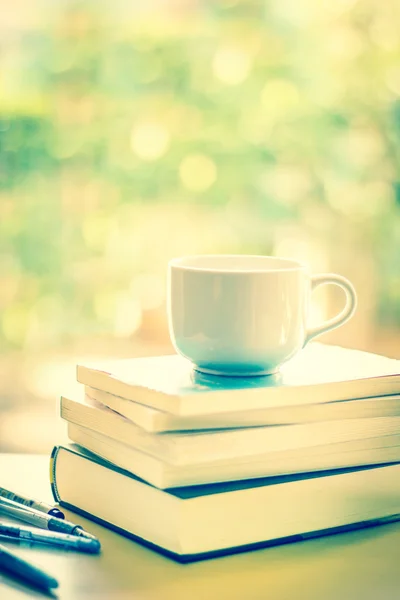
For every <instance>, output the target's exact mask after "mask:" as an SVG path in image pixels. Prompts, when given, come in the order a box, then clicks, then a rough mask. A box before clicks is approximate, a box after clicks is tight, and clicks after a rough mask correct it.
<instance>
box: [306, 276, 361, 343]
mask: <svg viewBox="0 0 400 600" xmlns="http://www.w3.org/2000/svg"><path fill="white" fill-rule="evenodd" d="M325 284H332V285H338V286H339V287H341V288H342V290H343V291H344V293H345V294H346V304H345V306H344V308H343V310H342V311H341V312H340V313H339V314H337V315H336V316H335V317H332V318H331V319H328V320H327V321H325V322H324V323H322V324H321V325H318V326H317V327H310V328H309V329H308V330H307V334H306V339H305V342H304V346H305V345H306V344H308V342H309V341H310V340H312V339H313V338H315V337H316V336H318V335H321V333H326V332H327V331H330V330H331V329H335V328H336V327H340V325H343V323H346V321H348V320H349V319H351V317H352V316H353V315H354V312H355V310H356V307H357V294H356V291H355V289H354V287H353V285H352V284H351V283H350V281H349V280H348V279H346V278H345V277H342V276H341V275H334V274H333V273H324V274H321V275H313V276H312V277H311V292H313V291H314V290H315V288H317V287H318V286H320V285H325Z"/></svg>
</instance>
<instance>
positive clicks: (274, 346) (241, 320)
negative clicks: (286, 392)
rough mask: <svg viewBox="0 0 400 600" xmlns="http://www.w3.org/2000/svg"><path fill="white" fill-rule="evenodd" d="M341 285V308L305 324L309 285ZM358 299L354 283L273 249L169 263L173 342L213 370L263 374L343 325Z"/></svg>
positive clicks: (198, 366) (200, 367)
mask: <svg viewBox="0 0 400 600" xmlns="http://www.w3.org/2000/svg"><path fill="white" fill-rule="evenodd" d="M323 284H334V285H338V286H339V287H341V288H342V289H343V290H344V292H345V295H346V304H345V306H344V308H343V310H342V311H341V312H340V313H339V314H338V315H336V316H335V317H333V318H331V319H329V320H327V321H325V322H324V323H322V324H321V325H319V326H318V327H313V328H312V327H309V326H308V317H309V310H310V296H311V292H312V290H314V289H315V288H316V287H317V286H319V285H323ZM356 305H357V297H356V292H355V290H354V288H353V286H352V284H351V283H350V282H349V281H348V280H347V279H345V278H344V277H341V276H340V275H334V274H332V273H328V274H321V275H311V274H310V272H309V269H308V267H307V266H306V265H305V264H302V263H300V262H297V261H295V260H287V259H283V258H275V257H271V256H246V255H243V256H241V255H240V256H235V255H203V256H201V255H200V256H188V257H184V258H177V259H174V260H172V261H170V263H169V270H168V320H169V329H170V335H171V339H172V342H173V344H174V346H175V348H176V350H177V352H179V353H180V354H181V355H182V356H184V357H185V358H187V359H189V360H190V361H191V362H192V363H193V365H194V366H195V368H196V369H197V370H199V371H202V372H204V373H210V374H214V375H230V376H232V375H238V376H241V375H267V374H270V373H274V372H276V371H277V370H278V369H279V367H280V365H282V364H283V363H284V362H286V361H287V360H289V359H290V358H292V357H293V356H294V355H295V354H296V353H297V352H298V351H299V350H300V349H301V348H303V347H304V346H305V344H307V343H308V342H309V341H310V340H311V339H312V338H314V337H316V336H318V335H320V334H322V333H325V332H326V331H329V330H331V329H334V328H335V327H339V326H340V325H343V323H345V322H346V321H348V320H349V319H350V317H351V316H352V315H353V313H354V311H355V309H356Z"/></svg>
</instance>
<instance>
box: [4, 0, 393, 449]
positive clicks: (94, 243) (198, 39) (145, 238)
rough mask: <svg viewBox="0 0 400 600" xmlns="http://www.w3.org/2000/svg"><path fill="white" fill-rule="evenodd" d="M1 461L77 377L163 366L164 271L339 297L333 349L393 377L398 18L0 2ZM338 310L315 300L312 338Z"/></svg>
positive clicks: (45, 418)
mask: <svg viewBox="0 0 400 600" xmlns="http://www.w3.org/2000/svg"><path fill="white" fill-rule="evenodd" d="M0 14H1V18H0V449H1V450H3V451H22V450H23V451H32V452H48V451H49V449H50V448H51V446H52V444H53V442H55V441H60V436H61V435H62V433H63V428H62V425H61V423H60V421H59V419H58V411H57V400H58V398H59V396H60V394H65V395H68V394H70V395H72V394H76V393H79V389H77V385H76V383H75V364H76V362H77V361H78V360H83V359H84V358H93V357H96V356H99V357H100V356H101V357H107V356H113V357H116V356H135V355H147V354H161V353H167V352H171V351H172V349H171V346H170V343H169V338H168V330H167V324H166V317H165V275H166V266H167V262H168V260H169V259H170V258H172V257H174V256H179V255H184V254H190V253H203V252H226V253H242V252H243V253H257V254H274V255H279V256H291V257H295V258H298V259H300V260H305V261H307V262H309V263H310V265H311V267H312V269H313V271H314V272H321V271H334V272H339V273H341V274H343V275H345V276H347V277H349V278H350V279H351V280H352V281H353V282H354V284H355V286H356V288H357V291H358V294H359V309H358V313H357V316H356V317H355V318H354V319H353V320H352V322H351V323H349V324H348V325H346V326H345V327H342V328H341V329H338V330H337V331H335V332H332V333H330V334H328V335H327V336H325V338H324V339H325V341H327V342H330V343H338V344H342V345H344V346H353V347H356V348H360V349H365V350H370V351H374V352H381V353H384V354H387V355H389V356H394V357H400V35H399V31H400V3H399V2H398V0H385V2H382V1H381V0H359V1H357V0H334V1H332V0H263V1H262V0H147V1H146V2H142V1H140V0H113V1H112V2H109V1H106V0H92V1H82V2H74V1H72V0H71V1H68V0H57V2H54V1H52V0H13V1H12V2H10V1H9V0H0ZM342 301H343V299H342V297H341V296H340V292H338V293H337V294H336V292H335V290H334V289H332V290H331V289H329V288H328V287H327V288H326V290H324V291H322V290H321V291H318V292H317V293H316V294H315V299H314V304H313V316H312V318H313V319H314V320H315V321H318V319H321V318H324V317H327V316H329V315H331V314H332V313H334V312H335V311H337V309H338V307H339V306H340V304H341V302H342Z"/></svg>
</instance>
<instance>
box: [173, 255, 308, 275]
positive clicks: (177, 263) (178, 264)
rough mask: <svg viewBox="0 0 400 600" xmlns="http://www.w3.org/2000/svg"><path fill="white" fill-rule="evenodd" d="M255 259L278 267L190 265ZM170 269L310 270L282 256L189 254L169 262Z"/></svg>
mask: <svg viewBox="0 0 400 600" xmlns="http://www.w3.org/2000/svg"><path fill="white" fill-rule="evenodd" d="M214 258H215V259H216V258H218V259H227V260H230V259H233V260H238V259H249V260H252V259H254V260H255V261H259V262H262V261H263V260H264V259H265V260H266V263H267V262H268V261H271V260H272V261H277V266H275V267H271V266H268V265H267V264H266V266H265V267H249V268H234V269H229V268H224V267H217V266H216V267H212V266H204V265H203V266H202V265H201V264H200V265H196V264H188V263H190V262H194V263H195V262H196V261H199V262H200V261H201V260H207V259H214ZM279 263H281V264H282V266H281V267H279V266H278V264H279ZM168 266H169V269H172V268H173V269H178V270H181V271H197V272H203V273H224V274H233V275H234V274H246V273H283V272H285V273H286V272H290V271H300V270H309V266H308V265H307V264H306V263H304V262H301V261H299V260H296V259H294V258H286V257H280V256H271V255H263V254H189V255H187V256H180V257H177V258H173V259H171V260H170V261H169V262H168Z"/></svg>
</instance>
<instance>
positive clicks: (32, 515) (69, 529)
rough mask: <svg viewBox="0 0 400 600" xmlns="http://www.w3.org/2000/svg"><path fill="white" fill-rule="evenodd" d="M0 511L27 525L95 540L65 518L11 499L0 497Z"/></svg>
mask: <svg viewBox="0 0 400 600" xmlns="http://www.w3.org/2000/svg"><path fill="white" fill-rule="evenodd" d="M0 511H1V512H2V513H4V514H8V515H11V516H13V517H16V518H18V519H21V521H25V522H26V523H29V525H34V526H35V527H40V528H41V529H49V530H50V531H58V532H59V533H68V534H71V535H76V536H79V537H85V538H88V539H91V540H97V538H95V536H94V535H92V534H91V533H88V532H87V531H85V530H84V529H83V528H82V527H81V526H80V525H75V524H74V523H71V522H70V521H67V520H65V519H57V518H56V517H51V516H50V515H46V514H45V513H42V512H39V511H38V510H35V509H34V508H29V509H28V508H26V507H25V506H24V507H22V506H21V505H20V504H17V503H16V502H13V501H12V500H6V499H5V498H0ZM97 541H98V540H97Z"/></svg>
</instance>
